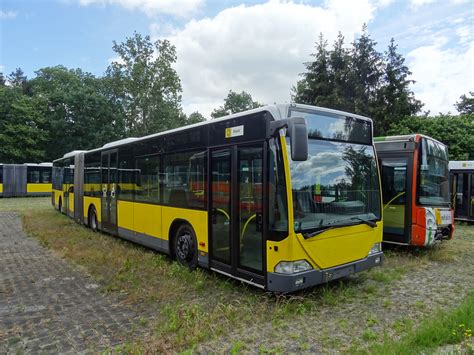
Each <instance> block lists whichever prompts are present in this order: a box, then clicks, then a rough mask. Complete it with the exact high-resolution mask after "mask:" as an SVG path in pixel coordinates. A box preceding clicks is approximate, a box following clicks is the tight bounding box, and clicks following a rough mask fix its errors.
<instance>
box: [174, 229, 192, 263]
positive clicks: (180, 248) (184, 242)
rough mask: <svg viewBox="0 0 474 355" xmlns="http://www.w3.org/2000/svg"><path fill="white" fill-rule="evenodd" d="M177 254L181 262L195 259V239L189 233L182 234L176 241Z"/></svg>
mask: <svg viewBox="0 0 474 355" xmlns="http://www.w3.org/2000/svg"><path fill="white" fill-rule="evenodd" d="M176 254H177V255H178V257H179V258H180V259H181V260H190V259H192V257H193V239H192V237H191V235H190V234H189V233H185V234H182V235H180V236H179V237H178V239H177V241H176Z"/></svg>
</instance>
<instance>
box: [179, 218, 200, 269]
mask: <svg viewBox="0 0 474 355" xmlns="http://www.w3.org/2000/svg"><path fill="white" fill-rule="evenodd" d="M173 249H174V250H173V251H174V254H175V255H176V259H177V260H178V262H179V263H180V264H181V265H184V266H186V267H188V268H189V269H191V270H193V269H195V268H196V267H197V261H198V250H197V242H196V236H195V234H194V231H193V229H192V228H191V227H190V226H189V225H187V224H182V225H181V226H179V228H178V229H177V231H176V234H175V236H174V238H173Z"/></svg>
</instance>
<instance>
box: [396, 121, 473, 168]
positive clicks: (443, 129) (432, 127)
mask: <svg viewBox="0 0 474 355" xmlns="http://www.w3.org/2000/svg"><path fill="white" fill-rule="evenodd" d="M411 133H422V134H426V135H427V136H430V137H433V138H435V139H437V140H439V141H440V142H443V143H444V144H446V145H447V146H448V148H449V159H450V160H472V159H474V149H473V147H474V115H473V114H470V115H459V116H451V115H439V116H435V117H420V116H418V117H405V118H403V119H401V120H399V121H397V122H395V123H394V124H393V126H392V127H391V128H390V129H389V130H388V132H387V134H389V135H392V134H393V135H397V134H411Z"/></svg>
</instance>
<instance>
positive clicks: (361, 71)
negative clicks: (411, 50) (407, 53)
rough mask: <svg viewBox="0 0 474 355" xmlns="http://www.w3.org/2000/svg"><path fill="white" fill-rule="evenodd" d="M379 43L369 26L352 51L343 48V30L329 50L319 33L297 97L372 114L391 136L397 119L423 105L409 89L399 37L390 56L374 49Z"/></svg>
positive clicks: (380, 128) (379, 130) (380, 130)
mask: <svg viewBox="0 0 474 355" xmlns="http://www.w3.org/2000/svg"><path fill="white" fill-rule="evenodd" d="M376 44H377V43H376V42H375V41H374V40H373V39H372V38H371V37H370V35H369V34H368V33H367V27H366V26H365V25H364V27H363V28H362V35H361V36H360V37H359V38H358V39H356V40H355V41H354V42H353V43H352V47H351V49H346V48H345V47H344V37H343V36H342V34H341V33H339V36H338V38H337V40H336V41H335V42H334V45H333V49H332V50H330V51H329V50H328V49H327V41H325V40H324V38H323V36H322V35H320V37H319V40H318V42H317V43H316V53H314V54H312V56H313V57H314V61H312V62H309V63H305V67H306V72H305V73H303V74H302V76H303V78H302V79H301V80H299V81H298V82H297V84H296V86H295V87H293V95H292V97H293V100H294V101H295V102H299V103H305V104H310V105H316V106H322V107H328V108H334V109H338V110H343V111H348V112H352V113H356V114H361V115H365V116H369V117H372V118H373V119H374V129H375V133H376V134H377V135H380V134H386V132H387V130H388V129H389V128H390V126H391V125H392V124H393V123H394V122H396V121H397V120H398V119H400V118H403V117H406V116H411V115H414V114H416V113H417V112H419V111H420V109H421V107H422V104H421V102H420V101H418V100H416V99H415V98H414V95H413V92H412V91H410V88H409V86H410V85H411V84H412V83H413V81H412V80H409V79H408V77H409V76H410V75H411V72H410V71H409V69H408V67H407V66H406V65H405V64H404V62H405V59H404V58H403V57H402V56H401V55H400V54H399V53H397V45H396V44H395V41H394V40H393V39H392V40H391V42H390V45H389V47H388V50H387V52H385V54H382V53H379V52H378V51H377V50H376V49H375V46H376Z"/></svg>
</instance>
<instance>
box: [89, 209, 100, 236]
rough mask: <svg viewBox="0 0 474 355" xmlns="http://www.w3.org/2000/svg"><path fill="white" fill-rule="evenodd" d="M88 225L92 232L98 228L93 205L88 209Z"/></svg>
mask: <svg viewBox="0 0 474 355" xmlns="http://www.w3.org/2000/svg"><path fill="white" fill-rule="evenodd" d="M89 227H90V229H92V231H93V232H97V230H98V224H97V213H96V212H95V208H94V207H91V209H90V211H89Z"/></svg>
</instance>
